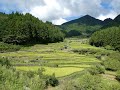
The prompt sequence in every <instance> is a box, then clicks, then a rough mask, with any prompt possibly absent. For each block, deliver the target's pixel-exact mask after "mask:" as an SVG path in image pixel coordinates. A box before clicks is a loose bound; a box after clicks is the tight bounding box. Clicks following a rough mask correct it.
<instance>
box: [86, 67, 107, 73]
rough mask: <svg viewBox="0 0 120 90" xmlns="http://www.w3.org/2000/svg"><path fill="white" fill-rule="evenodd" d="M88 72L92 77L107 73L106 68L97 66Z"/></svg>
mask: <svg viewBox="0 0 120 90" xmlns="http://www.w3.org/2000/svg"><path fill="white" fill-rule="evenodd" d="M88 71H89V72H90V73H91V74H92V75H96V74H102V73H105V68H104V66H101V65H96V66H93V67H91V68H90V69H89V70H88Z"/></svg>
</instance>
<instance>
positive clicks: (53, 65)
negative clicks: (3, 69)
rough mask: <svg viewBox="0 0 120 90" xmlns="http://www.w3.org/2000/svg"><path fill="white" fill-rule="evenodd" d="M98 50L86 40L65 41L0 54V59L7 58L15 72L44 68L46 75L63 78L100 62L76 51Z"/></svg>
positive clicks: (72, 39)
mask: <svg viewBox="0 0 120 90" xmlns="http://www.w3.org/2000/svg"><path fill="white" fill-rule="evenodd" d="M82 49H83V50H84V49H88V50H100V51H103V52H104V51H105V50H104V49H102V48H96V47H93V46H90V45H88V44H87V39H82V40H81V39H76V38H71V39H66V40H65V41H64V42H60V43H52V44H48V45H43V44H36V45H33V46H29V47H23V48H22V49H21V50H19V51H16V52H6V53H0V57H7V58H8V59H9V60H11V63H12V64H13V65H14V67H15V68H16V69H17V70H23V71H29V70H32V71H37V70H38V69H39V68H42V67H43V68H44V69H45V71H44V73H45V74H47V75H52V74H53V73H54V74H55V76H56V77H63V76H67V75H70V74H73V73H75V72H79V71H83V70H85V69H86V68H88V67H91V66H92V65H94V64H96V63H99V62H100V61H99V60H98V59H97V58H96V57H95V56H94V55H92V54H90V52H87V53H85V54H81V53H76V52H75V51H76V50H82Z"/></svg>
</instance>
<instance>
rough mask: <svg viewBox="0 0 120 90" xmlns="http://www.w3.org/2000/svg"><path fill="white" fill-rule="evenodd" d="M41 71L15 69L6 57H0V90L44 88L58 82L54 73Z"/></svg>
mask: <svg viewBox="0 0 120 90" xmlns="http://www.w3.org/2000/svg"><path fill="white" fill-rule="evenodd" d="M43 71H44V70H43V69H42V68H41V69H38V71H37V72H33V71H27V72H24V71H17V70H16V69H15V68H14V67H12V66H11V64H10V62H9V61H8V60H7V59H5V58H0V90H44V89H45V88H47V86H57V85H58V84H59V83H58V80H57V79H56V77H55V76H54V75H53V76H47V75H44V74H43Z"/></svg>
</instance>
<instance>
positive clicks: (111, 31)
mask: <svg viewBox="0 0 120 90" xmlns="http://www.w3.org/2000/svg"><path fill="white" fill-rule="evenodd" d="M90 44H91V45H95V46H97V47H101V46H104V47H105V46H108V45H109V47H111V48H113V49H114V50H118V51H120V26H119V27H110V28H106V29H103V30H100V31H97V32H95V33H94V34H93V35H92V36H91V38H90Z"/></svg>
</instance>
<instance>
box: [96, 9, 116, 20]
mask: <svg viewBox="0 0 120 90" xmlns="http://www.w3.org/2000/svg"><path fill="white" fill-rule="evenodd" d="M116 16H117V13H116V12H114V11H111V12H110V13H109V14H107V15H103V14H101V15H100V16H98V17H97V19H100V20H105V19H106V18H111V19H114V18H115V17H116Z"/></svg>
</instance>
